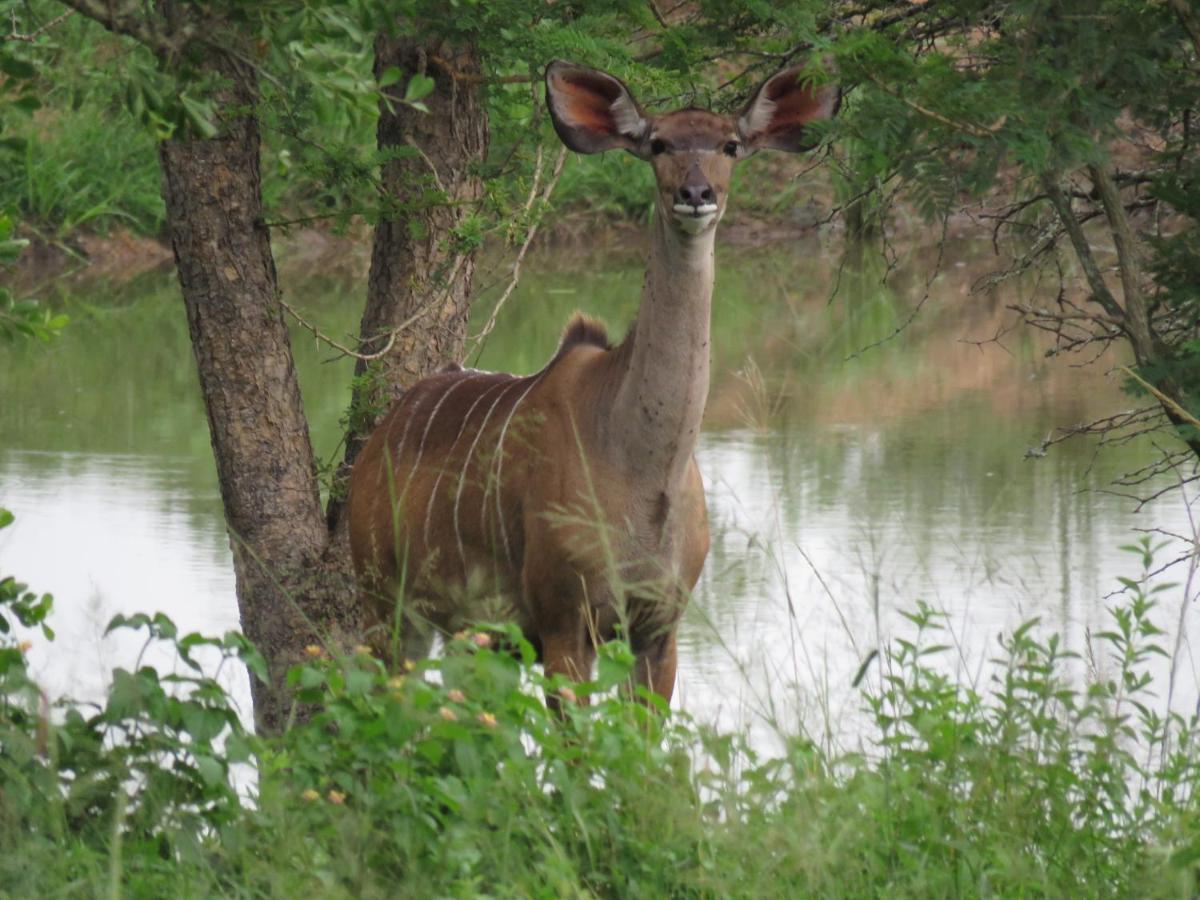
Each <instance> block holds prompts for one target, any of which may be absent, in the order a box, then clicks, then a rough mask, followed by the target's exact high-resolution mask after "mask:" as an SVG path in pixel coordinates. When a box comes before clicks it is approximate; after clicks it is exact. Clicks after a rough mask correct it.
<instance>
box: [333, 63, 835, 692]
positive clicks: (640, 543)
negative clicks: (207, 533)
mask: <svg viewBox="0 0 1200 900" xmlns="http://www.w3.org/2000/svg"><path fill="white" fill-rule="evenodd" d="M546 97H547V105H548V107H549V110H550V115H551V118H552V120H553V123H554V129H555V131H557V132H558V136H559V137H560V138H561V139H562V141H563V143H565V144H566V145H567V146H568V147H569V148H571V149H572V150H575V151H577V152H579V153H600V152H603V151H605V150H612V149H622V150H627V151H629V152H630V153H632V154H634V155H635V156H637V157H639V158H640V159H644V160H646V161H648V162H649V163H650V165H651V166H652V167H653V169H654V176H655V180H656V182H657V191H656V192H655V212H654V222H653V226H652V237H651V243H650V256H649V263H648V267H647V271H646V279H645V284H644V286H643V289H642V300H641V306H640V307H639V309H638V314H637V321H636V323H635V324H634V326H633V328H632V329H631V330H630V331H629V334H628V336H626V338H625V340H624V341H622V342H621V343H620V345H618V346H616V347H613V346H611V345H610V344H609V342H608V340H607V338H606V336H605V333H604V330H603V328H601V327H600V326H599V325H597V324H595V323H594V322H592V321H591V320H589V319H586V318H584V317H582V316H579V315H576V317H575V318H574V319H573V320H572V321H571V322H570V324H568V326H567V329H566V333H565V334H564V336H563V339H562V342H561V343H560V345H559V347H558V351H557V352H556V353H555V355H554V357H553V359H551V360H550V362H549V363H548V364H547V365H546V367H545V368H543V369H542V370H541V371H540V372H537V373H535V374H533V375H526V376H523V377H520V376H516V375H506V374H499V373H493V372H481V371H475V370H471V369H461V368H458V367H451V368H450V369H448V370H446V371H443V372H439V373H437V374H435V375H432V376H430V377H429V378H426V379H424V380H423V381H421V382H419V383H417V384H416V385H414V386H413V387H412V388H411V389H410V390H409V391H408V392H407V393H406V394H405V395H404V396H403V398H401V399H400V400H399V401H398V402H397V403H396V404H395V405H394V406H393V407H392V409H391V410H390V411H389V412H388V414H387V415H386V416H385V418H384V419H383V420H382V422H381V423H380V424H379V426H378V428H377V429H376V430H375V432H374V434H372V436H371V438H370V440H369V441H368V442H367V444H366V446H365V447H364V449H363V451H362V453H361V454H360V455H359V458H358V460H357V462H356V463H355V465H354V470H353V472H352V474H351V478H350V499H349V515H350V540H351V549H352V553H353V557H354V563H355V568H356V570H357V572H358V575H359V579H360V582H361V584H362V587H363V590H364V594H365V595H366V596H367V597H368V598H369V605H370V609H371V610H372V612H373V615H374V617H375V622H376V628H377V631H378V633H377V635H376V637H375V644H376V646H377V647H378V648H380V649H386V648H387V646H388V641H387V637H388V635H390V633H391V627H390V626H391V623H393V622H397V619H396V616H397V614H398V613H399V614H400V616H401V620H399V622H398V624H400V626H401V627H400V634H401V644H400V647H399V651H400V652H401V653H403V654H404V656H406V657H409V658H414V657H418V656H422V655H424V654H425V653H427V652H428V649H429V642H430V640H431V638H432V631H433V629H435V628H436V629H438V630H442V631H447V630H451V629H453V628H457V627H460V625H461V624H462V623H463V622H465V621H469V620H470V619H472V618H479V617H485V618H493V619H494V618H498V617H504V618H509V619H513V620H515V621H516V622H517V623H518V624H519V626H520V628H521V630H522V631H523V633H524V634H525V635H526V636H527V638H528V639H529V640H530V641H531V643H532V644H533V645H534V646H535V647H536V648H537V651H538V654H539V656H540V658H541V660H542V662H543V664H544V666H545V670H546V673H547V674H555V673H563V674H566V675H568V676H569V677H571V678H574V679H581V678H586V677H588V675H589V674H590V671H591V667H592V663H593V661H594V658H595V642H596V641H603V640H608V639H610V638H612V637H613V636H615V635H616V634H617V632H618V629H619V628H620V629H623V630H624V633H625V635H626V636H627V638H628V640H629V641H630V643H631V645H632V648H633V651H634V653H635V654H636V658H637V667H636V675H637V678H638V680H639V682H641V683H642V684H646V685H648V686H649V687H650V688H651V689H653V690H654V691H656V692H657V693H658V694H660V695H662V696H663V697H664V698H666V699H667V700H668V701H669V700H670V699H671V693H672V691H673V689H674V684H675V662H676V649H675V631H676V627H677V625H678V623H679V618H680V615H681V613H682V611H683V608H684V605H685V603H686V601H687V598H688V594H689V592H690V590H691V589H692V587H693V586H694V585H695V583H696V581H697V579H698V578H699V576H700V569H701V566H702V565H703V563H704V557H705V555H706V554H707V552H708V525H707V519H706V514H705V506H704V487H703V484H702V482H701V479H700V472H699V469H698V468H697V467H696V462H695V459H694V458H693V451H694V450H695V448H696V441H697V437H698V433H699V429H700V419H701V416H702V415H703V413H704V404H705V400H706V398H707V396H708V367H709V310H710V305H711V300H712V289H713V235H714V232H715V229H716V225H717V222H718V221H720V219H721V216H722V214H723V213H724V211H725V202H726V199H727V197H728V189H729V179H730V175H731V173H732V171H733V166H734V163H735V162H737V161H738V160H739V159H742V158H744V157H746V156H749V155H750V154H751V153H753V152H754V151H756V150H758V149H760V148H773V149H777V150H787V151H792V152H796V151H800V150H804V149H808V147H810V146H811V145H812V143H813V141H812V136H811V134H810V133H809V132H808V131H807V130H806V126H807V124H808V123H809V122H812V121H814V120H818V119H826V118H829V117H830V116H832V115H833V114H834V112H835V111H836V109H837V105H838V90H837V88H836V87H833V86H819V87H818V86H814V85H812V84H807V83H803V82H802V81H801V80H800V69H799V67H797V68H792V69H788V70H786V71H783V72H780V73H779V74H777V75H775V76H774V77H772V78H771V79H769V80H768V81H766V82H765V83H764V84H763V85H762V86H761V87H759V89H758V90H757V92H756V93H755V95H754V97H753V99H752V100H751V101H750V103H749V104H748V105H747V106H746V108H745V110H744V111H743V112H742V114H741V115H740V116H737V117H726V116H720V115H716V114H714V113H711V112H708V111H706V110H700V109H683V110H679V111H676V112H671V113H666V114H664V115H658V116H650V115H646V114H645V113H643V111H642V109H641V108H640V107H639V106H638V104H637V102H636V101H635V100H634V98H633V96H632V95H631V94H630V92H629V90H628V89H627V88H626V87H625V85H624V84H622V83H621V82H620V81H619V80H617V79H616V78H614V77H612V76H611V75H608V74H606V73H604V72H600V71H597V70H594V69H589V68H585V67H583V66H578V65H573V64H571V63H566V62H561V61H556V62H553V63H551V64H550V65H549V66H548V67H547V69H546ZM401 598H403V600H401Z"/></svg>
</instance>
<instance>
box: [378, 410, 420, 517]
mask: <svg viewBox="0 0 1200 900" xmlns="http://www.w3.org/2000/svg"><path fill="white" fill-rule="evenodd" d="M418 390H419V387H414V388H412V389H411V393H409V394H408V396H407V397H406V398H405V399H409V398H411V399H412V407H413V408H412V413H411V414H410V415H407V416H405V417H404V430H403V431H401V432H400V443H398V444H397V445H396V449H395V450H394V451H393V450H388V452H387V453H384V455H383V461H384V462H385V463H386V464H387V468H388V469H389V470H391V472H392V476H391V477H392V478H395V473H396V466H398V465H400V460H401V458H402V457H403V456H404V444H405V442H406V441H408V429H410V428H412V423H413V419H415V418H416V417H417V410H418V409H419V408H420V406H421V400H422V399H424V398H422V397H418V396H416V393H417V391H418ZM403 405H404V401H403V400H402V401H401V407H403ZM391 431H392V428H391V425H389V426H388V433H387V435H386V440H385V441H384V446H385V447H387V445H388V444H390V443H391V437H392V434H391ZM389 453H390V454H391V459H390V461H389V460H388V454H389ZM405 488H406V489H407V485H405ZM394 490H396V484H395V482H394V481H393V482H392V484H391V486H390V488H389V492H390V491H394ZM402 496H403V494H396V496H395V497H393V498H391V499H393V500H394V501H395V502H396V503H399V502H400V498H401V497H402Z"/></svg>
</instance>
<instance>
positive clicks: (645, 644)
mask: <svg viewBox="0 0 1200 900" xmlns="http://www.w3.org/2000/svg"><path fill="white" fill-rule="evenodd" d="M631 646H632V649H633V654H634V664H633V679H634V681H633V685H634V687H639V686H640V687H646V688H649V689H650V690H651V691H653V692H654V693H656V694H658V696H660V697H662V698H663V699H664V700H666V701H667V703H670V702H671V695H672V694H674V693H675V669H676V667H677V664H678V659H679V657H678V650H677V645H676V641H675V627H674V626H671V627H670V628H669V629H668V630H666V631H660V632H658V633H657V634H654V635H650V636H649V638H648V639H647V640H639V639H638V638H637V637H636V636H635V637H634V639H633V641H632V645H631Z"/></svg>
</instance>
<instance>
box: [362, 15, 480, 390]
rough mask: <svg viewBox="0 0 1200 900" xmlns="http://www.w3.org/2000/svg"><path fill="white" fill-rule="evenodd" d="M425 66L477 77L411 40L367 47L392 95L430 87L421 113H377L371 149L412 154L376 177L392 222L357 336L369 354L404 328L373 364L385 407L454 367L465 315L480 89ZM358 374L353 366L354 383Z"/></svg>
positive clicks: (399, 109) (379, 235)
mask: <svg viewBox="0 0 1200 900" xmlns="http://www.w3.org/2000/svg"><path fill="white" fill-rule="evenodd" d="M433 56H437V57H439V58H441V59H449V60H452V61H453V65H454V68H455V70H456V71H457V72H459V73H462V74H467V75H473V76H478V74H479V60H478V57H477V55H476V54H475V53H474V52H472V51H470V50H458V51H456V50H455V49H454V48H451V47H449V46H446V45H444V44H431V45H423V44H422V43H421V42H420V41H419V40H417V39H414V38H411V37H398V38H389V37H385V36H382V35H381V36H380V37H379V38H378V39H377V40H376V42H375V69H376V72H377V73H381V72H382V71H383V70H385V69H387V68H389V67H391V66H395V67H397V68H399V69H400V71H401V72H402V73H403V74H402V76H401V78H400V80H399V81H398V82H397V83H396V89H395V90H396V93H397V94H402V93H403V91H404V88H405V86H406V85H407V83H408V79H409V78H410V77H411V76H412V75H414V74H417V73H420V74H424V75H428V76H430V77H432V78H433V80H434V89H433V92H432V93H431V94H430V95H429V96H427V97H425V98H424V101H423V102H424V103H425V105H426V106H427V107H428V109H429V112H427V113H426V112H420V111H419V110H414V109H412V108H411V107H408V106H404V105H400V104H396V105H395V106H393V107H392V108H391V109H389V108H388V106H387V105H386V104H383V105H381V107H380V115H379V127H378V141H379V147H380V148H381V149H390V148H397V147H411V148H414V150H415V152H414V153H410V154H408V155H403V156H401V157H400V158H398V159H393V160H391V161H389V162H388V163H387V164H386V165H385V166H384V167H383V185H384V190H385V191H386V194H387V197H388V200H389V202H390V203H391V204H392V212H391V214H389V215H386V216H384V218H383V219H382V220H381V221H380V223H379V225H378V227H377V228H376V229H375V244H374V247H373V248H372V254H371V272H370V276H369V280H368V284H367V305H366V308H365V309H364V311H363V317H362V326H361V334H362V336H363V337H364V339H367V343H366V345H365V349H366V350H367V351H368V352H371V351H377V350H378V349H380V348H381V347H382V345H383V344H384V343H385V342H386V341H387V340H388V337H387V336H388V335H390V333H391V332H392V330H393V329H395V328H397V327H399V326H400V325H402V324H404V323H409V324H408V325H407V327H405V328H404V330H403V331H401V332H400V333H399V334H397V335H396V339H395V341H394V343H393V345H392V348H391V350H390V351H389V352H388V353H387V354H385V355H384V356H383V357H382V358H381V359H380V360H379V362H378V371H379V374H380V381H381V382H382V385H383V390H384V392H385V393H386V394H387V397H386V399H387V400H388V401H390V400H393V399H395V398H396V397H398V396H399V395H400V394H401V393H403V391H404V389H405V388H407V387H409V386H410V385H411V384H412V383H413V382H415V381H417V380H418V379H420V378H423V377H425V376H426V375H428V374H429V373H430V372H432V371H434V370H436V369H437V368H439V367H440V366H442V365H443V364H445V363H446V362H448V361H458V360H459V359H461V357H462V354H463V349H464V344H465V339H466V331H467V315H468V313H469V312H470V301H471V288H472V282H473V276H474V271H475V257H474V247H473V246H472V245H470V244H469V243H464V242H462V241H460V240H457V239H456V237H455V230H456V229H457V228H458V227H459V226H460V225H461V224H462V223H463V221H464V220H465V219H466V218H467V216H468V215H470V214H472V213H473V212H474V211H475V205H476V204H477V203H478V202H479V200H480V199H482V197H483V182H482V180H481V179H480V175H479V171H478V170H479V167H480V166H481V165H482V163H483V159H484V155H485V154H486V153H487V146H488V123H487V113H486V110H485V109H484V106H483V100H482V97H481V96H480V88H479V86H478V85H475V84H460V83H458V82H456V81H455V80H454V79H453V78H451V77H450V76H449V75H448V74H446V73H445V72H444V71H443V70H442V69H441V68H439V67H438V66H437V65H435V64H434V63H433V62H432V61H431V57H433ZM414 317H415V318H414ZM365 370H366V364H365V363H363V362H362V361H361V360H360V361H359V364H358V367H357V374H362V373H363V372H364V371H365ZM363 399H364V400H368V401H370V400H375V401H378V400H379V399H381V398H380V397H378V396H375V397H364V398H363Z"/></svg>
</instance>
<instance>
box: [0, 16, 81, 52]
mask: <svg viewBox="0 0 1200 900" xmlns="http://www.w3.org/2000/svg"><path fill="white" fill-rule="evenodd" d="M75 12H76V11H75V10H74V9H68V10H67V11H66V12H65V13H63V14H62V15H58V16H55V17H54V18H53V19H51V20H50V21H49V22H47V23H46V24H45V25H42V26H40V27H38V28H36V29H34V30H33V31H30V32H28V33H27V34H23V33H21V32H19V31H18V30H17V11H16V10H15V9H14V10H13V12H12V30H11V31H10V32H9V33H8V34H5V35H0V40H5V41H23V42H25V43H27V44H32V43H33V42H34V41H36V40H37V39H38V38H39V37H41V36H42V35H43V34H45V33H46V32H47V31H50V30H51V29H52V28H56V27H57V26H59V25H61V24H62V23H63V22H65V21H66V20H67V19H69V18H71V16H73V15H75Z"/></svg>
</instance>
